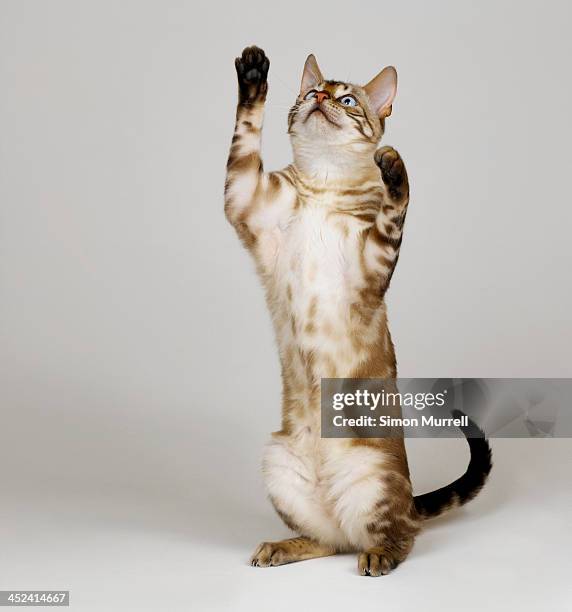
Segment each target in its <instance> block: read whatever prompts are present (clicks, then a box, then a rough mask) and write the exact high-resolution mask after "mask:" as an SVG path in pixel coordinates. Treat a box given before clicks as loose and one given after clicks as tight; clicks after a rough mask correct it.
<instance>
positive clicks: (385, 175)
mask: <svg viewBox="0 0 572 612" xmlns="http://www.w3.org/2000/svg"><path fill="white" fill-rule="evenodd" d="M375 163H376V164H377V165H378V166H379V169H380V170H381V178H382V179H383V182H384V183H385V185H386V186H387V189H388V191H389V195H390V196H391V198H392V199H394V200H402V199H403V198H405V197H406V196H408V195H409V183H408V180H407V171H406V170H405V164H404V163H403V160H402V159H401V156H400V155H399V153H398V152H397V151H396V150H395V149H394V148H393V147H388V146H386V147H381V149H378V150H377V151H376V152H375Z"/></svg>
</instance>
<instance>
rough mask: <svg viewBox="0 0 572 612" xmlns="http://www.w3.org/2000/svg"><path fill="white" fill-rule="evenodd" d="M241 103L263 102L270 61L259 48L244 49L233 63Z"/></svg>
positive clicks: (266, 88)
mask: <svg viewBox="0 0 572 612" xmlns="http://www.w3.org/2000/svg"><path fill="white" fill-rule="evenodd" d="M234 65H235V66H236V74H237V75H238V88H239V92H240V100H241V102H255V101H258V100H260V101H263V100H264V98H265V97H266V92H267V90H268V80H267V79H268V68H269V67H270V60H269V59H268V58H267V57H266V54H265V53H264V51H263V50H262V49H260V48H259V47H246V49H245V50H244V51H243V52H242V55H241V57H237V58H236V60H235V61H234Z"/></svg>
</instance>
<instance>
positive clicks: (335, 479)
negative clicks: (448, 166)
mask: <svg viewBox="0 0 572 612" xmlns="http://www.w3.org/2000/svg"><path fill="white" fill-rule="evenodd" d="M268 67H269V62H268V59H267V58H266V56H265V54H264V52H263V51H262V50H260V49H258V48H257V47H250V48H248V49H245V50H244V52H243V54H242V56H241V57H240V58H237V60H236V69H237V74H238V82H239V102H238V108H237V116H236V127H235V132H234V136H233V139H232V145H231V149H230V154H229V159H228V166H227V179H226V185H225V212H226V216H227V218H228V220H229V221H230V223H231V224H232V225H233V226H234V228H235V229H236V231H237V233H238V235H239V237H240V239H241V240H242V242H243V244H244V245H245V247H246V248H247V249H248V250H249V251H250V253H251V254H252V256H253V258H254V261H255V263H256V267H257V270H258V273H259V276H260V278H261V281H262V284H263V286H264V289H265V291H266V298H267V302H268V307H269V309H270V313H271V315H272V320H273V323H274V328H275V332H276V338H277V343H278V350H279V356H280V362H281V368H282V382H283V393H282V427H281V429H280V431H278V432H275V433H274V434H272V438H271V441H270V442H269V444H268V445H267V447H266V450H265V454H264V459H263V472H264V477H265V482H266V486H267V489H268V494H269V497H270V500H271V501H272V503H273V505H274V507H275V508H276V510H277V512H278V514H279V515H280V516H281V517H282V519H283V520H284V522H285V523H286V524H287V525H288V526H289V527H290V528H291V529H293V530H294V531H296V532H297V533H298V534H299V535H300V537H299V538H295V539H294V540H286V541H283V542H277V543H271V542H265V543H264V544H262V545H261V546H260V547H259V548H258V549H257V551H256V552H255V554H254V556H253V558H252V563H253V565H258V566H267V565H278V564H282V563H288V562H291V561H296V560H301V559H308V558H311V557H316V556H324V555H328V554H333V553H334V552H338V551H350V550H355V551H359V552H360V555H359V558H358V569H359V571H360V573H362V574H364V575H371V576H378V575H382V574H385V573H387V572H389V571H390V570H391V569H392V568H394V567H395V566H396V565H397V564H398V563H400V562H401V561H403V559H405V557H406V556H407V554H408V553H409V551H410V549H411V547H412V545H413V541H414V537H415V535H416V533H417V532H418V530H419V528H420V524H421V520H422V518H423V516H422V513H420V512H419V511H418V508H417V507H416V504H415V502H414V498H413V495H412V490H411V483H410V479H409V470H408V466H407V457H406V454H405V448H404V444H403V440H401V439H379V440H373V439H352V440H348V439H322V438H321V437H320V402H319V400H320V380H321V378H323V377H355V378H367V377H380V378H394V377H395V376H396V375H397V370H396V359H395V352H394V347H393V342H392V340H391V335H390V333H389V329H388V325H387V312H386V307H385V302H384V297H385V293H386V291H387V289H388V286H389V283H390V281H391V277H392V275H393V272H394V269H395V265H396V263H397V260H398V257H399V251H400V248H401V240H402V233H403V227H404V222H405V216H406V212H407V205H408V202H409V184H408V179H407V173H406V171H405V166H404V164H403V161H402V159H401V157H400V156H399V154H398V153H397V151H395V149H393V148H391V147H387V146H386V147H382V148H379V149H378V148H377V147H378V143H379V140H380V138H381V136H382V134H383V131H384V121H385V118H386V117H387V116H388V115H389V114H390V113H391V105H392V102H393V96H394V95H395V84H396V81H395V78H396V76H395V71H394V70H393V69H385V70H384V71H382V73H380V75H378V76H377V77H376V78H375V79H374V80H373V81H372V82H371V83H370V84H368V85H366V86H365V87H359V86H357V85H352V84H348V83H342V82H339V81H330V80H325V79H324V78H323V76H322V75H321V72H320V70H319V68H318V65H317V63H316V61H315V58H313V56H310V57H309V58H308V60H307V62H306V66H305V70H304V75H303V78H302V87H301V91H300V95H299V96H298V98H297V100H296V102H295V104H294V106H293V107H292V109H291V111H290V113H289V115H288V132H289V135H290V138H291V142H292V147H293V154H294V162H293V163H292V164H291V165H290V166H288V167H287V168H285V169H284V170H281V171H278V172H270V173H267V172H265V171H264V169H263V164H262V160H261V156H260V145H261V130H262V119H263V110H264V101H265V98H266V92H267V79H266V74H267V72H268ZM313 92H316V93H318V92H319V96H317V95H314V94H313ZM344 96H352V98H353V100H355V102H356V104H355V105H352V106H345V105H344V104H342V102H341V100H342V99H343V98H344Z"/></svg>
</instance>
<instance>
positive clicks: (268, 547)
mask: <svg viewBox="0 0 572 612" xmlns="http://www.w3.org/2000/svg"><path fill="white" fill-rule="evenodd" d="M286 557H287V553H286V551H285V550H284V549H283V548H282V547H281V546H280V543H279V542H262V544H261V545H260V546H259V547H258V548H257V549H256V550H255V551H254V554H253V555H252V557H251V559H250V565H252V566H253V567H271V566H273V565H283V564H284V563H288V560H287V558H286Z"/></svg>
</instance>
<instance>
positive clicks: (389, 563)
mask: <svg viewBox="0 0 572 612" xmlns="http://www.w3.org/2000/svg"><path fill="white" fill-rule="evenodd" d="M397 565H398V562H397V561H396V560H395V559H392V558H391V557H389V556H388V555H386V554H385V551H384V550H382V549H380V548H370V549H369V550H366V551H365V552H362V553H361V554H360V555H359V556H358V572H359V574H360V576H385V575H386V574H389V572H391V570H393V569H395V568H396V567H397Z"/></svg>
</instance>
